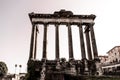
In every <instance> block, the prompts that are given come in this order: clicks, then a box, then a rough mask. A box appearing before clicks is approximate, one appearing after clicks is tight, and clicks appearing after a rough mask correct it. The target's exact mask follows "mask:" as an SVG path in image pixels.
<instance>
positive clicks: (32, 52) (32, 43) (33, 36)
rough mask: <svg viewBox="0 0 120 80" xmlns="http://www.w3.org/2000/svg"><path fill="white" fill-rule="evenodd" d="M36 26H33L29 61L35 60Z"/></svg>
mask: <svg viewBox="0 0 120 80" xmlns="http://www.w3.org/2000/svg"><path fill="white" fill-rule="evenodd" d="M34 34H35V24H32V33H31V42H30V54H29V60H31V59H33V58H34V40H35V35H34Z"/></svg>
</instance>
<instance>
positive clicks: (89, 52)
mask: <svg viewBox="0 0 120 80" xmlns="http://www.w3.org/2000/svg"><path fill="white" fill-rule="evenodd" d="M86 27H87V29H86V30H85V36H86V45H87V53H88V59H89V60H92V52H91V45H90V36H89V26H87V25H86Z"/></svg>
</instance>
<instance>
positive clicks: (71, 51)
mask: <svg viewBox="0 0 120 80" xmlns="http://www.w3.org/2000/svg"><path fill="white" fill-rule="evenodd" d="M67 27H68V47H69V59H70V60H71V59H74V57H73V43H72V31H71V25H70V24H68V25H67Z"/></svg>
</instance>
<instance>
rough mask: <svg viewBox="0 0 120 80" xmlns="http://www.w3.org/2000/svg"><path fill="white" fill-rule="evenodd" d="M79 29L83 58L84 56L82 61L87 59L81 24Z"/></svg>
mask: <svg viewBox="0 0 120 80" xmlns="http://www.w3.org/2000/svg"><path fill="white" fill-rule="evenodd" d="M78 27H79V34H80V47H81V56H82V59H86V54H85V45H84V36H83V28H82V24H79V25H78Z"/></svg>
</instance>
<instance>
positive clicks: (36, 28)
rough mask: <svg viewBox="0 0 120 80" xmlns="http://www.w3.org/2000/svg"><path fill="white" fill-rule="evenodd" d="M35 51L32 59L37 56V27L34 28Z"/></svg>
mask: <svg viewBox="0 0 120 80" xmlns="http://www.w3.org/2000/svg"><path fill="white" fill-rule="evenodd" d="M35 28H36V29H35V51H34V59H36V54H37V35H38V32H39V31H38V26H35Z"/></svg>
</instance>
